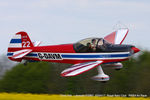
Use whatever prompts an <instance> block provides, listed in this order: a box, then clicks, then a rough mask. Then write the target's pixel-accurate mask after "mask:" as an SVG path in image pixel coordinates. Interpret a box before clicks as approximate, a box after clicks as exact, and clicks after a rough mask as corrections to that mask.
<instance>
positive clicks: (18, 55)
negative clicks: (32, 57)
mask: <svg viewBox="0 0 150 100" xmlns="http://www.w3.org/2000/svg"><path fill="white" fill-rule="evenodd" d="M30 52H32V49H23V50H19V51H16V52H14V54H13V56H12V58H14V59H18V58H22V57H24V56H26V55H27V54H29V53H30Z"/></svg>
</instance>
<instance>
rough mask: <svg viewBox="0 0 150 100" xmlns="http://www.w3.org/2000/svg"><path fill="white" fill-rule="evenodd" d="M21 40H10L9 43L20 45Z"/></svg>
mask: <svg viewBox="0 0 150 100" xmlns="http://www.w3.org/2000/svg"><path fill="white" fill-rule="evenodd" d="M21 42H22V41H21V39H11V41H10V43H21Z"/></svg>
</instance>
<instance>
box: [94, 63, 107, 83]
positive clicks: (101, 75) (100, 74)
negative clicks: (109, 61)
mask: <svg viewBox="0 0 150 100" xmlns="http://www.w3.org/2000/svg"><path fill="white" fill-rule="evenodd" d="M92 79H93V80H95V81H101V82H103V83H106V82H107V81H109V76H108V75H106V74H105V73H104V72H103V70H102V67H101V66H98V75H96V76H94V77H92Z"/></svg>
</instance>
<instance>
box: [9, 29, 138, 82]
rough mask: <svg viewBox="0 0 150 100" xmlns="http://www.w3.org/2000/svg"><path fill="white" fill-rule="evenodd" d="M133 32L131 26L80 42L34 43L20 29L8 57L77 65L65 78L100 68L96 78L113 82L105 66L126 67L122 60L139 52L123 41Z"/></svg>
mask: <svg viewBox="0 0 150 100" xmlns="http://www.w3.org/2000/svg"><path fill="white" fill-rule="evenodd" d="M128 32H129V29H128V28H120V29H118V30H116V31H114V32H112V33H110V34H109V35H107V36H105V37H104V38H97V37H96V38H94V37H93V38H86V39H83V40H80V41H78V42H76V43H71V44H60V45H49V46H40V44H41V42H40V41H37V42H32V41H31V40H30V38H29V36H28V34H27V33H26V32H24V31H21V32H18V33H16V34H15V36H14V37H13V38H12V39H11V41H10V44H9V47H8V53H7V56H8V58H9V59H10V60H12V61H17V62H22V61H26V62H32V61H46V62H57V63H68V64H73V65H72V66H71V67H69V68H67V69H65V70H64V71H62V72H61V76H63V77H71V76H76V75H79V74H82V73H84V72H87V71H89V70H91V69H93V68H96V67H97V68H98V75H96V76H94V77H92V79H93V80H95V81H101V82H106V81H109V79H110V78H109V76H108V75H106V74H105V73H104V72H103V69H102V67H101V65H103V66H109V67H113V68H114V69H121V68H123V64H122V63H121V62H122V61H125V60H128V59H130V57H131V56H132V55H133V54H135V53H137V52H139V51H140V49H138V48H136V47H135V46H134V45H125V44H122V43H123V41H124V39H125V38H126V36H127V34H128Z"/></svg>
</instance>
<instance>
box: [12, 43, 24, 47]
mask: <svg viewBox="0 0 150 100" xmlns="http://www.w3.org/2000/svg"><path fill="white" fill-rule="evenodd" d="M21 47H22V44H21V43H10V44H9V48H21Z"/></svg>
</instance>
